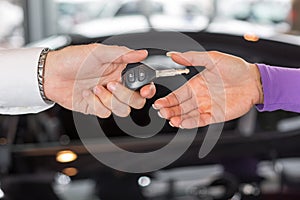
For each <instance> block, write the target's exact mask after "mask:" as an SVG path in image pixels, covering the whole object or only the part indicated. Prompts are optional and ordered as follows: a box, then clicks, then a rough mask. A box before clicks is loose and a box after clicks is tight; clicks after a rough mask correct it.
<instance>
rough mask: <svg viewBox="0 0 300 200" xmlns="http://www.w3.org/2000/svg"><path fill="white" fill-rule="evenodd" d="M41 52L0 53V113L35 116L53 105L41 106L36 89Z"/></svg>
mask: <svg viewBox="0 0 300 200" xmlns="http://www.w3.org/2000/svg"><path fill="white" fill-rule="evenodd" d="M42 50H43V49H42V48H34V49H14V50H0V114H8V115H17V114H29V113H38V112H41V111H44V110H46V109H48V108H50V107H52V106H53V104H51V105H49V104H47V103H45V101H44V100H43V99H42V97H41V95H40V91H39V87H38V78H37V77H38V75H37V73H38V70H37V69H38V61H39V56H40V54H41V52H42Z"/></svg>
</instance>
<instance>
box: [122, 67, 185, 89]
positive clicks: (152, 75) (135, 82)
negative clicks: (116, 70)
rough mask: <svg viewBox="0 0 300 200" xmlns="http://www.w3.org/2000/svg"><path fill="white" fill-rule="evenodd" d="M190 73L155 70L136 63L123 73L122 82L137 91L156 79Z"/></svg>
mask: <svg viewBox="0 0 300 200" xmlns="http://www.w3.org/2000/svg"><path fill="white" fill-rule="evenodd" d="M189 72H190V70H189V69H160V70H159V69H153V68H152V67H150V66H148V65H146V64H143V63H136V64H131V65H130V66H128V67H127V68H126V69H125V70H124V71H123V73H122V82H123V84H124V85H125V86H126V87H127V88H129V89H132V90H136V89H139V88H141V87H142V86H144V85H147V84H149V83H150V82H152V81H153V80H154V79H156V78H160V77H170V76H176V75H182V74H188V73H189Z"/></svg>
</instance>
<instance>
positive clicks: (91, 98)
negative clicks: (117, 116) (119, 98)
mask: <svg viewBox="0 0 300 200" xmlns="http://www.w3.org/2000/svg"><path fill="white" fill-rule="evenodd" d="M82 96H83V98H84V100H85V102H86V105H87V106H86V108H82V109H81V110H83V112H84V113H85V114H91V115H96V116H98V117H100V118H108V117H109V116H110V115H111V111H110V110H109V109H107V107H105V106H104V105H103V104H102V103H101V102H100V101H99V99H98V98H97V97H96V96H95V95H94V94H93V93H92V92H91V91H89V90H85V91H84V92H83V94H82Z"/></svg>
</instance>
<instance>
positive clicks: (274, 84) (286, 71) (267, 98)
mask: <svg viewBox="0 0 300 200" xmlns="http://www.w3.org/2000/svg"><path fill="white" fill-rule="evenodd" d="M257 66H258V68H259V71H260V74H261V79H262V85H263V91H264V104H261V105H257V106H256V107H257V109H258V110H259V111H274V110H286V111H292V112H299V113H300V69H291V68H282V67H274V66H268V65H264V64H257Z"/></svg>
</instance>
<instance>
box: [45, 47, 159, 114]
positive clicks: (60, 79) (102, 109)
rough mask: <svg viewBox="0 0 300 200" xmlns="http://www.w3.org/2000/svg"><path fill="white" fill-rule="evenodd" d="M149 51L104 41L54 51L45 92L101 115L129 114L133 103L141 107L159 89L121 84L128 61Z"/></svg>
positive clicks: (74, 107) (70, 106)
mask: <svg viewBox="0 0 300 200" xmlns="http://www.w3.org/2000/svg"><path fill="white" fill-rule="evenodd" d="M147 55H148V53H147V51H144V50H140V51H135V50H131V49H128V48H126V47H119V46H106V45H101V44H91V45H82V46H71V47H67V48H64V49H62V50H59V51H52V52H50V53H49V54H48V56H47V60H46V65H45V75H44V90H45V95H46V97H47V98H48V99H50V100H52V101H54V102H56V103H58V104H60V105H61V106H63V107H65V108H67V109H70V110H74V111H78V112H82V113H85V114H92V115H96V116H98V117H100V118H107V117H109V116H110V115H111V113H112V112H113V113H115V114H116V115H118V116H121V117H125V116H128V115H129V113H130V110H131V108H130V107H133V108H136V109H140V108H142V107H143V106H144V104H145V102H146V98H152V97H153V96H154V94H155V92H156V91H155V86H154V85H153V84H151V85H147V86H145V87H144V88H142V89H141V91H140V93H138V92H134V91H131V90H129V89H127V88H125V87H124V86H123V85H121V84H120V80H121V73H122V71H123V69H124V68H125V67H126V65H127V64H128V63H135V62H140V61H142V60H144V59H145V58H146V57H147Z"/></svg>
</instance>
